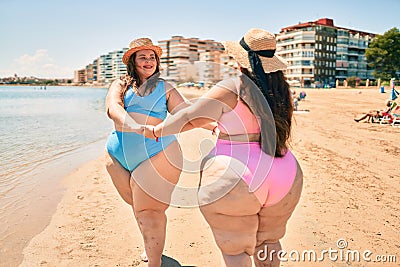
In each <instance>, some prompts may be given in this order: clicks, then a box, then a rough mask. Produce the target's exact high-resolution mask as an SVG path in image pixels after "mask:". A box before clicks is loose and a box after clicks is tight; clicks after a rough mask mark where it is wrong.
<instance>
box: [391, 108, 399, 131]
mask: <svg viewBox="0 0 400 267" xmlns="http://www.w3.org/2000/svg"><path fill="white" fill-rule="evenodd" d="M392 126H393V127H400V108H399V107H397V108H396V109H395V110H394V111H393V113H392Z"/></svg>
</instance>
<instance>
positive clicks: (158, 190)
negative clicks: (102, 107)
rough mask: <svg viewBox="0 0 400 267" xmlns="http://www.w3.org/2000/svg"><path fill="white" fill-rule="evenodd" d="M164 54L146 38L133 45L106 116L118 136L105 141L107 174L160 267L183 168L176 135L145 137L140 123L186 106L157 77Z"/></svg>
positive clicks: (147, 253)
mask: <svg viewBox="0 0 400 267" xmlns="http://www.w3.org/2000/svg"><path fill="white" fill-rule="evenodd" d="M161 54H162V50H161V48H160V47H159V46H156V45H153V43H152V41H151V40H150V39H148V38H139V39H136V40H133V41H132V42H131V43H130V45H129V50H128V51H126V52H125V54H124V55H123V58H122V61H123V63H124V64H125V65H126V66H127V74H126V75H125V76H123V77H121V78H120V79H116V80H115V81H113V83H112V84H111V86H110V88H109V90H108V93H107V97H106V108H107V114H108V116H109V117H110V118H111V119H112V120H113V121H114V127H115V131H113V132H112V133H111V135H110V136H109V138H108V140H107V145H106V146H107V152H106V158H107V163H106V167H107V171H108V173H109V174H110V176H111V178H112V181H113V183H114V185H115V187H116V189H117V191H118V192H119V194H120V195H121V197H122V199H123V200H125V201H126V202H127V203H128V204H129V205H131V206H132V207H133V212H134V215H135V218H136V220H137V223H138V226H139V228H140V231H141V233H142V236H143V240H144V247H145V252H144V253H143V254H142V255H141V258H142V260H143V261H147V262H148V266H160V265H161V257H162V252H163V249H164V243H165V235H166V222H167V219H166V215H165V211H166V209H167V208H168V207H169V203H170V200H171V194H172V191H173V189H174V187H175V185H176V183H177V182H178V179H179V176H180V174H181V169H182V155H181V150H180V146H179V144H178V142H177V140H176V137H175V136H174V135H169V136H165V137H160V138H157V139H148V138H145V137H144V136H143V135H141V134H139V133H141V130H140V129H141V128H140V125H141V124H147V125H157V124H159V123H160V122H162V121H163V120H164V119H165V118H166V116H167V113H168V112H170V113H171V114H174V113H175V112H177V111H178V110H179V109H182V108H184V107H187V106H188V105H190V103H188V102H186V100H185V99H184V97H183V96H182V95H180V93H179V92H178V91H177V90H176V89H175V88H173V87H172V86H170V85H169V84H168V83H166V82H165V81H164V80H163V79H161V78H160V77H159V76H160V74H159V71H160V56H161Z"/></svg>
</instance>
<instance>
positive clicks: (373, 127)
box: [20, 89, 400, 267]
mask: <svg viewBox="0 0 400 267" xmlns="http://www.w3.org/2000/svg"><path fill="white" fill-rule="evenodd" d="M306 92H307V97H306V99H305V100H302V101H300V103H299V108H300V109H307V110H309V112H307V113H301V114H295V120H294V125H293V127H294V128H293V137H292V152H293V154H294V155H295V156H296V157H297V159H298V161H299V163H300V165H301V166H302V169H303V173H304V186H303V194H302V197H301V199H300V203H299V206H298V208H297V209H296V211H295V213H294V214H293V216H292V218H291V219H290V220H289V223H288V228H287V234H286V236H285V237H284V238H283V240H282V246H283V249H284V250H285V251H287V252H289V251H291V250H296V251H300V252H301V251H304V250H315V251H316V252H317V253H318V252H321V251H323V250H326V249H329V248H333V249H337V247H336V242H337V241H338V240H341V239H344V240H345V241H346V242H347V244H348V246H347V248H348V249H350V250H359V251H364V250H370V251H372V252H373V255H397V262H398V261H399V257H400V248H399V247H398V245H397V241H398V240H399V239H400V233H399V231H398V229H400V220H399V214H400V209H399V208H398V203H399V202H400V198H399V195H398V192H399V190H400V186H399V184H398V179H397V178H398V177H400V169H398V168H397V169H396V168H393V166H397V165H398V160H397V159H398V157H399V156H400V147H399V146H398V144H399V142H398V135H399V133H400V128H396V127H392V126H390V125H380V124H374V123H362V122H360V123H356V122H354V121H353V118H354V117H355V116H358V115H359V114H362V113H364V112H366V111H368V110H369V109H373V108H379V107H383V106H384V101H385V100H386V98H387V94H381V93H379V92H378V90H366V91H363V92H362V93H361V94H360V93H359V92H358V89H353V90H341V89H339V90H332V89H330V90H315V89H308V90H307V89H306ZM197 93H198V92H197V91H195V92H193V95H196V96H197ZM195 131H198V130H195ZM190 133H191V134H182V136H181V138H182V139H181V140H180V141H181V143H182V144H185V146H183V149H184V150H185V151H186V152H187V153H189V154H191V155H192V156H193V155H194V156H196V154H195V153H197V152H196V151H197V149H195V148H196V146H194V147H190V146H188V144H193V143H194V142H198V139H200V138H199V136H203V135H204V136H208V135H209V133H208V132H207V133H206V132H202V130H199V132H198V133H199V134H193V132H190ZM196 133H197V132H196ZM396 144H397V145H396ZM185 151H184V153H185ZM396 164H397V165H396ZM197 179H198V175H197V174H190V175H189V174H185V175H183V176H182V177H181V181H182V183H185V184H186V183H193V184H196V183H197ZM63 181H64V182H65V183H64V182H63V184H64V185H65V186H66V191H65V193H64V195H63V197H62V199H61V201H60V202H59V204H58V206H57V209H56V212H55V213H54V214H53V217H52V219H51V221H50V223H49V224H48V225H47V227H46V228H45V229H44V230H43V231H42V232H41V233H39V234H38V235H36V236H35V237H34V238H32V240H31V241H30V243H29V244H28V246H27V247H25V249H24V251H23V254H24V255H23V256H24V258H23V262H22V264H21V265H20V266H32V265H35V266H38V265H40V266H92V265H98V266H112V265H113V266H116V265H119V266H141V265H140V264H141V262H140V259H139V255H140V253H141V252H142V247H143V246H142V241H141V236H140V234H139V230H138V227H137V225H136V222H135V220H134V219H133V213H132V210H131V209H130V208H129V206H128V205H127V204H124V202H123V201H122V199H121V198H120V197H119V195H118V193H117V192H116V189H115V188H114V186H113V184H112V182H111V180H110V178H109V177H108V174H107V172H106V170H105V168H104V162H103V160H102V157H100V158H97V159H96V160H94V161H91V162H88V163H86V164H84V165H83V166H81V167H79V168H78V169H77V170H76V171H75V172H74V173H71V174H70V175H69V176H68V177H66V178H64V179H63ZM167 216H168V225H167V227H168V228H167V240H166V246H165V250H164V255H166V256H168V257H170V258H171V259H170V260H171V261H172V259H174V260H175V261H177V262H179V265H178V264H177V263H175V265H172V266H220V264H221V256H220V254H219V251H218V249H217V248H216V245H215V242H214V240H213V238H212V234H211V231H210V229H209V227H208V226H207V224H206V222H205V221H204V219H203V217H202V216H201V214H200V213H199V211H198V208H192V209H187V208H178V207H171V208H169V209H168V211H167ZM117 247H118V248H120V249H118V250H116V249H115V248H117ZM318 255H320V254H318ZM312 264H313V266H321V267H322V266H327V264H328V265H332V264H334V265H335V266H348V264H347V263H346V262H335V263H333V262H331V261H329V259H327V257H326V258H325V260H324V261H322V262H313V263H312ZM350 264H351V263H350ZM353 264H354V266H358V264H359V263H356V262H354V263H353ZM364 264H366V263H365V262H363V263H362V265H364ZM282 265H283V266H310V263H309V262H291V261H288V262H284V263H282Z"/></svg>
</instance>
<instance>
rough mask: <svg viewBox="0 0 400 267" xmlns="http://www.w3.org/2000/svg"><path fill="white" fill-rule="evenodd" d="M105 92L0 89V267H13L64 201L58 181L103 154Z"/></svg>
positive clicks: (108, 124) (107, 124)
mask: <svg viewBox="0 0 400 267" xmlns="http://www.w3.org/2000/svg"><path fill="white" fill-rule="evenodd" d="M106 93H107V89H106V88H87V87H75V86H70V87H62V86H54V87H53V86H47V87H46V88H45V87H40V86H35V87H34V86H0V266H14V264H16V263H17V262H19V260H20V258H21V252H22V249H23V247H24V246H26V245H27V243H28V242H29V240H30V239H31V238H32V237H33V236H34V235H36V234H38V233H39V232H40V231H41V230H43V229H44V227H45V226H46V223H48V222H49V220H50V216H51V214H52V213H54V211H55V208H56V204H57V202H58V201H59V200H60V199H61V196H62V190H63V189H62V188H61V186H60V183H59V182H60V179H61V178H62V177H64V176H65V175H67V174H68V173H69V172H71V171H73V170H74V168H77V167H78V166H79V165H81V164H83V163H85V162H86V161H89V160H91V159H94V158H96V157H98V156H100V155H101V153H102V151H103V148H104V144H105V139H106V137H107V135H108V134H109V133H110V131H111V130H112V123H111V121H110V120H109V119H108V118H107V116H106V113H105V96H106Z"/></svg>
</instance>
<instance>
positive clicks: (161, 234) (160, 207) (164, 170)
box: [131, 142, 182, 267]
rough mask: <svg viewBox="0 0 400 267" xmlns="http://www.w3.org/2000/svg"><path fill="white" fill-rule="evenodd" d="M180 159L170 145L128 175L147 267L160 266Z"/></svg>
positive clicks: (175, 149)
mask: <svg viewBox="0 0 400 267" xmlns="http://www.w3.org/2000/svg"><path fill="white" fill-rule="evenodd" d="M181 162H182V155H181V151H180V147H179V144H178V143H177V142H173V143H172V144H170V145H169V146H168V147H167V148H166V149H165V150H164V151H162V152H160V153H158V154H157V155H155V156H154V157H152V158H150V159H148V160H146V161H144V162H142V163H141V164H140V165H139V166H138V167H137V168H136V169H135V170H134V171H133V173H132V179H131V188H132V194H133V201H134V203H135V205H134V207H133V211H134V213H135V217H136V220H137V223H138V225H139V229H140V231H141V233H142V236H143V240H144V246H145V251H146V254H147V258H148V266H151V267H153V266H157V267H159V266H160V265H161V256H162V252H163V250H164V244H165V235H166V224H167V218H166V215H165V211H166V209H167V208H168V206H169V203H170V200H171V194H172V191H173V190H174V187H175V185H176V183H177V182H178V179H179V176H180V173H181V166H182V164H181Z"/></svg>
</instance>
